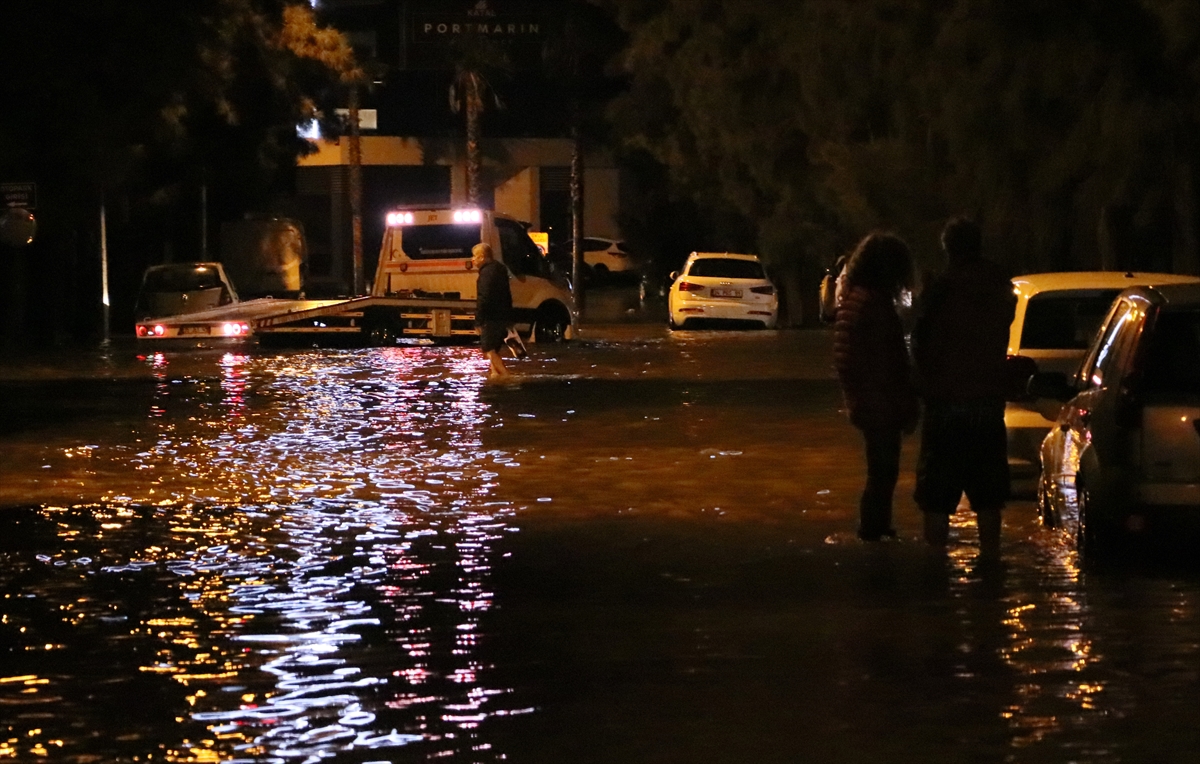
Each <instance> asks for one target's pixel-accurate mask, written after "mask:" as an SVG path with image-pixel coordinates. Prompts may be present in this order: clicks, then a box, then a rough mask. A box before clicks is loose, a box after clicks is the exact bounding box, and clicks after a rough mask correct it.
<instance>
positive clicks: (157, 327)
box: [137, 209, 577, 347]
mask: <svg viewBox="0 0 1200 764" xmlns="http://www.w3.org/2000/svg"><path fill="white" fill-rule="evenodd" d="M386 222H387V228H386V230H385V233H384V237H383V244H382V246H381V248H380V253H379V263H378V266H377V268H376V271H375V279H374V281H373V282H372V287H371V293H370V294H369V295H367V296H363V297H353V298H346V299H333V300H305V299H273V298H262V299H258V300H249V301H246V302H242V303H238V302H236V301H235V302H232V303H230V304H227V305H223V306H219V307H214V308H210V309H208V310H203V311H199V312H194V313H189V314H186V315H178V316H166V317H160V318H153V319H146V320H143V321H139V322H138V324H137V336H138V338H139V339H141V340H145V341H147V342H155V341H159V340H169V339H180V338H183V339H197V338H205V337H229V336H239V337H243V338H248V337H251V336H253V337H255V338H256V339H257V341H258V342H259V343H260V344H265V345H283V346H287V345H302V346H314V345H315V346H326V347H329V346H333V347H362V346H371V345H393V344H396V343H397V341H399V340H401V339H409V340H418V341H427V342H453V341H460V342H461V341H470V340H472V339H474V338H476V337H478V334H479V331H478V329H477V328H476V327H475V297H476V289H475V285H476V280H477V276H478V275H477V274H476V272H475V271H474V266H473V264H472V262H471V248H472V247H474V246H475V245H476V244H478V243H480V242H481V241H482V242H487V243H489V244H491V246H492V249H493V251H494V252H495V253H496V257H497V259H498V260H500V261H501V262H502V263H504V265H505V266H506V267H507V268H508V270H509V285H510V287H511V290H512V295H513V312H514V323H515V324H516V328H517V330H518V331H519V332H521V333H522V334H524V335H525V336H528V337H530V338H531V339H533V340H534V341H537V342H548V341H556V340H566V339H570V338H571V336H572V334H573V332H574V326H575V323H576V320H577V310H576V306H575V300H574V296H573V295H572V294H571V291H570V285H569V284H568V283H567V282H566V281H565V279H563V278H561V277H560V276H556V275H555V274H554V273H553V272H552V271H551V270H550V267H549V263H548V262H547V260H546V258H545V257H544V256H543V255H542V252H541V250H540V249H538V247H537V245H536V244H534V243H533V240H532V239H531V238H530V237H529V234H528V226H527V225H526V224H525V223H523V222H521V221H519V220H516V219H514V218H510V217H508V216H506V215H502V214H499V213H495V212H492V211H490V210H479V209H399V210H394V211H392V212H389V213H388V215H387V220H386Z"/></svg>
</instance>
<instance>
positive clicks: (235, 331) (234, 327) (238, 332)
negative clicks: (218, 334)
mask: <svg viewBox="0 0 1200 764" xmlns="http://www.w3.org/2000/svg"><path fill="white" fill-rule="evenodd" d="M222 329H223V331H224V333H225V336H226V337H241V336H244V335H247V334H249V333H250V325H249V324H246V323H238V322H234V321H231V322H229V323H227V324H225V325H224V326H223V327H222Z"/></svg>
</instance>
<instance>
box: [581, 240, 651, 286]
mask: <svg viewBox="0 0 1200 764" xmlns="http://www.w3.org/2000/svg"><path fill="white" fill-rule="evenodd" d="M583 262H585V263H587V265H588V266H589V267H590V268H591V269H592V272H593V273H594V274H595V275H596V277H597V278H601V279H602V278H604V276H606V275H607V274H609V273H625V272H626V271H634V270H637V266H638V259H637V258H636V257H634V256H633V255H632V254H630V253H629V252H628V250H626V249H625V242H623V241H617V240H615V239H605V238H601V237H598V236H588V237H585V238H584V240H583Z"/></svg>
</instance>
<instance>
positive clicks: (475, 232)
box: [398, 223, 482, 260]
mask: <svg viewBox="0 0 1200 764" xmlns="http://www.w3.org/2000/svg"><path fill="white" fill-rule="evenodd" d="M398 230H399V231H400V248H401V249H403V250H404V254H406V255H408V257H409V259H411V260H459V259H462V260H470V259H471V248H472V247H474V246H475V245H476V244H478V243H479V242H480V241H482V238H481V233H480V230H481V229H480V227H479V226H477V225H463V224H461V223H454V224H451V225H408V226H403V227H401V228H400V229H398Z"/></svg>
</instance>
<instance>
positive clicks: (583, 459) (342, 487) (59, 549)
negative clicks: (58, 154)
mask: <svg viewBox="0 0 1200 764" xmlns="http://www.w3.org/2000/svg"><path fill="white" fill-rule="evenodd" d="M531 351H532V352H531V357H530V358H528V359H525V360H523V361H519V362H514V363H512V364H511V366H512V368H513V369H514V371H515V372H516V373H517V374H518V375H520V380H521V381H520V383H519V384H517V385H513V386H506V387H490V386H485V385H483V384H482V383H481V380H482V373H483V371H484V364H483V363H482V362H481V360H480V358H479V357H478V354H477V352H476V351H475V350H473V349H471V348H425V347H404V348H389V349H369V350H360V351H318V350H312V351H287V352H277V351H269V350H261V349H248V350H247V349H241V350H238V349H230V350H191V351H179V352H174V351H173V352H163V353H152V354H148V355H143V356H139V355H138V353H139V352H145V351H139V350H138V349H136V348H133V347H131V346H121V345H118V346H115V347H113V348H111V349H109V350H108V351H106V352H104V353H97V354H82V355H79V356H76V357H74V358H70V359H61V358H57V359H48V360H45V361H44V362H41V363H26V364H23V365H19V366H10V367H6V368H5V370H4V372H5V373H4V380H3V381H0V392H2V393H3V398H4V422H3V423H2V424H0V457H2V460H0V591H2V592H3V598H2V599H0V759H3V758H5V757H7V758H11V759H13V760H17V761H43V760H44V761H63V762H150V761H175V762H217V761H247V762H249V761H254V762H321V761H336V762H424V761H451V762H496V761H507V762H547V763H551V762H553V763H555V764H559V763H567V762H570V763H576V762H680V763H681V764H682V763H689V764H690V763H693V762H755V763H760V762H930V761H962V762H1105V763H1108V762H1114V763H1115V762H1183V761H1195V760H1197V758H1196V757H1197V756H1200V754H1198V753H1197V751H1200V628H1198V627H1200V623H1198V608H1197V604H1198V603H1197V598H1198V596H1200V573H1198V572H1197V570H1196V569H1195V566H1191V565H1189V564H1186V563H1179V564H1169V565H1165V566H1161V565H1154V566H1135V567H1132V568H1119V569H1117V570H1113V571H1104V572H1101V573H1092V572H1090V571H1088V572H1084V571H1081V569H1080V567H1079V565H1078V561H1077V560H1076V558H1075V556H1074V554H1073V553H1072V552H1071V551H1070V550H1069V548H1068V547H1067V546H1065V545H1064V544H1063V543H1062V539H1061V538H1059V537H1057V536H1056V535H1054V534H1053V533H1051V532H1048V531H1044V530H1042V529H1040V528H1039V527H1038V526H1037V524H1036V522H1035V519H1034V511H1033V506H1032V504H1031V503H1030V502H1027V501H1019V502H1014V503H1013V504H1012V505H1011V506H1010V508H1009V510H1008V512H1007V514H1006V520H1005V522H1006V526H1005V545H1004V557H1005V560H1006V564H1005V565H1004V566H1003V567H1001V568H998V569H991V568H982V569H977V568H976V566H975V551H976V550H975V537H974V531H973V528H972V525H971V523H970V515H969V512H966V511H965V510H964V511H962V512H960V513H959V515H958V517H957V518H956V521H955V528H954V531H953V533H954V544H953V546H952V548H951V551H950V554H949V555H948V556H947V557H945V558H942V559H938V558H936V557H931V556H930V555H929V554H928V553H927V552H926V550H925V549H923V548H922V546H921V544H920V543H919V542H918V541H917V535H918V525H919V518H918V516H917V512H916V510H915V508H914V506H913V503H912V501H911V499H910V498H909V495H910V494H911V489H912V479H911V465H912V457H913V453H912V452H913V447H914V445H915V444H914V443H912V442H907V443H906V446H905V455H906V456H905V458H906V471H905V475H904V477H903V478H902V482H901V486H900V488H899V490H898V494H897V503H896V519H897V526H898V529H899V531H900V539H899V540H898V541H895V542H887V543H880V544H864V543H861V542H859V541H857V540H856V539H855V538H854V535H853V530H854V525H855V512H856V501H857V492H858V489H859V487H860V481H861V473H862V466H861V457H860V455H859V443H858V440H857V437H856V434H855V433H854V431H853V430H852V429H851V428H850V427H849V426H848V425H847V424H846V422H845V420H844V419H843V417H842V415H841V413H840V412H839V411H838V405H839V402H840V396H839V393H838V390H837V387H836V384H835V383H834V381H833V379H832V378H831V372H830V358H829V347H828V336H827V334H826V333H824V332H820V331H780V332H750V333H719V332H687V333H677V334H668V333H667V332H666V331H665V330H664V329H662V328H661V327H660V326H658V325H636V324H629V325H606V326H592V327H585V329H584V331H583V332H582V333H581V337H580V339H579V340H577V341H576V342H573V343H571V344H568V345H565V346H558V345H555V346H533V347H531Z"/></svg>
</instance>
